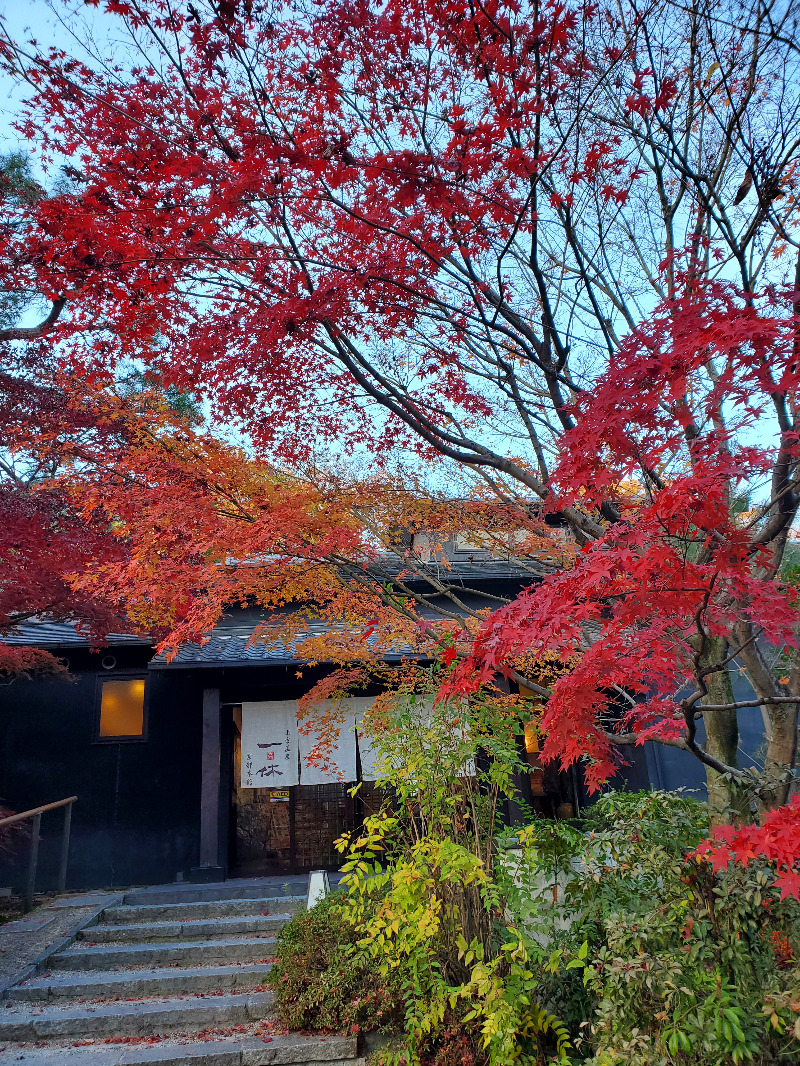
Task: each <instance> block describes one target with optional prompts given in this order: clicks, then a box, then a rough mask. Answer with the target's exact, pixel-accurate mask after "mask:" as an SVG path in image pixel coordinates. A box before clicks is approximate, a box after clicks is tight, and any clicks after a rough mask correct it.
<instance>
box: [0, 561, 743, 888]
mask: <svg viewBox="0 0 800 1066" xmlns="http://www.w3.org/2000/svg"><path fill="white" fill-rule="evenodd" d="M460 573H461V576H462V577H463V580H464V582H465V588H464V593H463V595H464V596H465V597H467V598H469V597H476V599H475V602H476V604H479V603H480V599H481V595H482V593H481V590H482V589H486V590H489V589H491V591H492V593H493V594H494V593H497V592H503V593H506V594H511V595H513V593H514V592H515V591H516V590H517V589H518V588H519V587H520V585H521V584H522V582H521V580H520V575H519V572H516V573H514V572H512V571H511V570H510V569H509V566H508V565H507V564H503V563H502V562H499V561H483V562H482V563H480V565H475V564H474V563H469V564H467V563H465V564H463V565H462V569H461V571H460ZM452 578H453V573H452V572H450V579H451V580H452ZM529 581H530V578H529V577H528V578H527V581H526V583H527V582H529ZM263 620H264V618H263V615H262V613H260V612H259V611H256V610H243V609H237V610H232V611H231V612H229V613H228V615H227V616H226V617H225V618H224V619H223V620H222V621H221V622H220V623H219V624H218V625H217V626H216V627H215V629H214V630H213V632H212V633H211V634H210V638H209V640H208V642H207V643H205V644H203V645H202V646H200V645H186V646H184V647H183V648H182V649H181V650H180V652H179V653H178V655H177V656H176V657H175V658H174V659H173V660H172V661H171V662H167V661H166V659H165V658H163V657H160V656H157V655H156V654H155V652H154V649H153V648H152V647H151V645H150V644H148V643H146V642H144V641H142V640H140V639H137V638H135V637H131V636H126V635H118V636H112V637H110V638H109V642H108V646H107V647H104V648H103V649H101V650H98V651H93V650H91V649H90V648H89V646H88V644H87V642H86V641H85V639H83V638H82V637H80V636H79V635H78V634H77V633H76V631H75V629H74V628H73V627H72V626H70V625H66V624H57V623H50V622H45V621H32V622H30V623H29V624H26V625H23V626H21V627H20V628H19V630H18V631H17V632H16V633H14V634H13V635H12V636H11V637H10V638H8V639H10V640H13V641H16V642H18V643H25V644H32V645H35V646H38V647H42V648H47V649H48V650H50V651H53V652H54V653H55V654H57V655H59V656H61V657H63V658H64V659H66V660H67V662H68V666H69V670H70V673H71V675H72V677H73V680H72V681H63V680H56V679H47V678H33V679H31V680H25V679H17V680H15V681H13V682H12V683H11V684H7V685H5V686H2V687H0V802H2V803H3V804H4V805H5V806H6V807H10V808H12V809H14V810H16V811H22V810H26V809H30V808H33V807H36V806H38V805H40V804H44V803H48V802H51V801H54V800H58V799H61V798H64V797H67V796H71V795H75V796H77V797H78V802H77V803H76V804H75V806H74V814H73V827H72V847H71V853H70V864H69V874H68V882H67V883H68V887H71V888H92V887H99V886H125V885H142V884H157V883H166V882H172V881H175V880H184V879H185V880H204V879H205V880H219V879H222V878H224V877H226V876H230V875H239V876H243V875H244V876H249V875H255V874H281V873H286V874H289V873H295V872H300V871H303V870H308V869H312V868H315V869H316V868H321V867H329V868H330V867H334V866H335V865H336V854H335V852H334V849H333V841H334V840H335V839H336V838H337V837H338V836H339V835H341V833H342V831H343V830H345V829H350V828H353V827H355V826H356V825H358V824H359V822H360V821H361V819H362V817H363V815H364V812H365V810H367V809H370V807H372V806H375V805H377V803H378V797H377V795H376V791H375V786H374V785H373V784H372V783H371V782H370V780H369V774H368V773H365V772H364V770H365V767H364V760H363V758H362V756H363V754H364V753H363V752H360V750H359V746H358V742H357V741H356V740H355V738H352V741H348V743H350V742H352V743H353V744H354V745H355V750H354V753H352V756H351V765H352V767H354V770H351V772H350V773H349V774H348V776H349V777H350V778H351V779H352V778H358V777H362V778H363V779H364V785H363V787H362V789H361V791H360V793H359V797H358V798H353V797H351V796H350V795H349V789H350V787H351V786H350V785H349V784H346V783H342V782H341V781H340V780H339V779H337V778H331V779H330V780H325V779H324V776H323V778H322V779H320V776H319V774H317V775H316V776H313V782H314V783H304V779H303V778H302V777H300V778H299V779H298V780H297V783H292V784H290V785H288V786H285V780H286V779H285V778H283V779H282V778H281V777H280V776H272V777H271V776H270V773H271V767H270V764H269V763H268V762H267V761H266V759H267V754H265V755H264V765H263V766H262V767H260V768H258V770H260V771H262V772H263V776H261V777H258V778H251V784H250V786H248V787H243V784H242V782H243V774H242V766H241V760H242V727H243V708H244V714H245V718H246V716H247V714H248V713H249V711H248V708H252V707H254V706H262V707H263V706H268V707H276V708H277V707H280V706H282V705H283V704H284V703H285V701H290V702H291V701H296V700H297V699H298V698H299V697H300V696H301V695H303V694H304V693H305V692H307V691H308V689H309V688H310V687H311V685H312V684H313V683H314V682H315V680H317V678H319V677H320V676H322V674H323V673H324V672H325V671H326V669H327V668H326V667H325V666H324V665H322V666H318V667H315V668H309V667H308V665H307V664H303V656H302V637H298V643H297V644H293V645H284V644H276V643H273V644H264V643H253V644H251V643H249V640H250V637H251V636H252V634H253V631H254V629H255V628H256V626H257V625H258V624H259V623H260V622H262V621H263ZM310 632H311V634H312V635H313V632H314V628H313V625H312V628H311V631H310ZM388 658H389V659H390V660H391V659H392V657H391V656H390V657H388ZM394 658H396V659H397V660H398V661H399V659H400V654H399V653H398V655H397V656H395V657H394ZM301 665H302V666H303V669H302V677H298V668H299V667H300V666H301ZM743 726H745V728H746V724H745V723H743ZM758 739H759V738H758V736H754V737H750V736H748V735H747V734H745V737H744V742H745V745H750V748H749V750H755V748H756V746H757V743H758ZM270 747H275V745H270V744H259V745H258V748H264V749H267V748H270ZM287 750H288V749H287ZM270 757H271V756H270ZM293 757H294V756H293ZM626 758H628V759H629V760H630V764H629V765H628V766H627V767H626V768H623V769H622V770H621V772H620V775H619V779H618V781H617V782H615V783H616V784H617V786H618V787H620V786H622V787H625V786H627V787H633V788H642V787H647V786H648V784H652V785H653V786H654V787H666V788H675V787H678V786H681V785H684V786H689V787H697V788H699V789H702V784H703V773H702V768H701V767H700V766H699V764H697V763H696V762H695V761H694V760H693V759H691V758H690V757H688V756H685V755H684V753H681V752H678V751H670V750H669V749H666V750H665V749H663V748H662V749H657V748H653V747H652V746H651V745H647V746H646V750H645V751H644V752H643V751H642V749H632V750H631V749H629V750H628V751H627V752H626ZM529 759H530V761H531V762H533V763H534V764H535V761H536V755H535V753H530V755H529ZM299 762H300V760H299V757H298V763H299ZM254 772H257V771H254ZM275 773H276V774H278V773H279V771H277V770H276V771H275ZM519 787H520V799H521V801H522V802H523V803H527V804H528V805H530V806H532V807H533V808H534V809H538V810H539V811H540V812H542V813H544V814H554V813H556V811H557V809H558V807H559V806H560V805H561V806H562V807H563V805H564V804H572V806H573V807H575V806H579V805H580V804H581V803H583V802H585V800H586V797H585V796H584V795H583V793H582V788H581V782H580V779H579V775H565V774H558V773H556V772H555V771H553V770H549V769H546V768H545V770H544V771H543V772H536V773H534V774H533V775H532V776H531V777H528V776H527V775H525V776H523V777H521V779H520V782H519ZM514 807H515V805H513V804H511V805H509V809H508V810H507V811H506V817H507V818H508V819H509V820H512V821H513V820H515V819H516V818H517V817H518V816H519V814H520V810H519V809H516V810H515V809H514ZM59 831H60V819H59V814H58V812H56V813H55V814H52V815H45V818H44V821H43V824H42V832H43V837H42V845H41V848H40V876H39V884H40V886H41V887H43V888H47V887H48V886H52V885H54V884H55V880H56V873H57V863H58V836H59ZM18 851H19V852H23V853H20V854H16V855H14V854H10V853H0V885H2V884H9V883H11V882H12V881H16V882H17V883H19V882H20V880H21V875H22V863H23V861H24V848H20V849H18Z"/></svg>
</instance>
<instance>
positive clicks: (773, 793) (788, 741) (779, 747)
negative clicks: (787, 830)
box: [758, 703, 797, 816]
mask: <svg viewBox="0 0 800 1066" xmlns="http://www.w3.org/2000/svg"><path fill="white" fill-rule="evenodd" d="M767 713H768V721H769V731H768V733H767V754H766V757H765V759H764V777H765V778H766V779H767V781H774V782H775V784H774V785H773V786H772V787H770V788H767V789H765V790H764V791H763V792H762V793H761V795H760V796H759V798H758V808H759V812H760V813H761V815H762V816H763V815H764V814H766V813H767V811H770V810H772V809H773V808H774V807H780V806H781V805H782V804H784V803H788V801H789V789H790V786H791V781H790V780H789V778H788V776H787V777H786V778H785V779H782V778H784V775H785V774H786V773H787V771H788V770H790V769H791V768H792V767H793V766H794V764H795V758H796V756H797V705H796V704H794V705H792V704H786V703H783V704H781V703H772V704H767Z"/></svg>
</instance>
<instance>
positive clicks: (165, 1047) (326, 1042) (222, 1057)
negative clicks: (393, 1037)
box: [0, 1033, 364, 1066]
mask: <svg viewBox="0 0 800 1066" xmlns="http://www.w3.org/2000/svg"><path fill="white" fill-rule="evenodd" d="M20 1063H22V1064H23V1066H145V1064H146V1066H317V1064H319V1066H322V1064H324V1066H364V1060H363V1059H358V1058H356V1040H355V1037H344V1036H319V1035H300V1034H296V1033H291V1034H288V1035H286V1036H274V1037H264V1038H261V1037H257V1036H251V1037H231V1038H228V1039H221V1040H209V1041H202V1042H197V1043H187V1042H184V1041H180V1042H178V1041H176V1040H165V1041H163V1042H161V1043H158V1044H155V1045H154V1046H148V1045H142V1046H139V1047H137V1046H135V1045H130V1044H128V1045H117V1046H108V1045H97V1046H93V1047H78V1048H76V1047H59V1048H9V1049H8V1050H5V1051H0V1066H12V1064H14V1066H19V1064H20Z"/></svg>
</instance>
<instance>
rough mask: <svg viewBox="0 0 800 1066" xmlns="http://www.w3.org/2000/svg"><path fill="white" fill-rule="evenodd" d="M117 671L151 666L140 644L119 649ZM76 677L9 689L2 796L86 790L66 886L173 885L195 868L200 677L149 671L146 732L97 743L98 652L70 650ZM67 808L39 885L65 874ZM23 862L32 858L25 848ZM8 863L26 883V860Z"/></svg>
mask: <svg viewBox="0 0 800 1066" xmlns="http://www.w3.org/2000/svg"><path fill="white" fill-rule="evenodd" d="M115 654H116V657H117V660H118V665H117V669H118V670H128V669H130V670H139V669H141V670H143V671H146V667H147V659H146V658H144V657H143V655H142V652H138V653H137V652H135V651H130V650H126V652H125V653H119V652H118V651H117V650H116V649H115ZM71 659H72V662H71V669H72V671H73V674H74V675H75V676H76V678H77V680H76V681H74V682H71V683H68V682H62V681H52V680H49V681H48V680H36V679H34V680H30V681H20V680H18V681H15V682H14V683H13V684H12V685H9V686H8V687H6V688H4V689H2V690H0V735H2V743H1V744H0V795H2V797H3V799H4V801H5V803H6V804H7V805H8V806H10V807H12V808H13V809H15V810H18V811H19V810H26V809H28V808H31V807H36V806H38V805H40V804H42V803H48V802H51V801H53V800H57V799H62V798H64V797H66V796H70V795H76V796H77V797H78V802H77V803H76V804H75V806H74V808H73V823H72V825H73V830H72V847H71V849H70V867H69V876H68V887H70V888H90V887H98V886H101V885H102V886H114V885H131V884H149V883H156V882H165V881H173V880H175V878H176V876H177V875H179V874H180V873H182V872H185V871H188V870H189V869H190V868H191V867H192V866H195V865H196V864H197V860H198V856H197V851H198V832H199V825H198V808H199V804H198V799H199V792H200V743H201V731H200V707H201V686H200V684H199V678H197V677H196V676H195V675H194V672H192V674H191V675H187V674H186V673H183V674H173V675H163V674H158V673H151V674H150V675H149V677H148V692H147V700H148V728H147V739H146V740H144V741H138V742H131V741H124V742H108V741H106V742H103V743H95V742H94V739H95V738H94V731H95V723H96V714H97V692H98V687H97V686H98V676H101V677H105V678H110V677H113V676H115V674H116V672H117V671H113V672H110V671H104V670H102V669H101V668H99V662H98V657H97V656H91V657H90V656H89V655H87V654H85V653H74V654H72V655H71ZM61 823H62V815H61V813H60V812H54V813H52V814H47V815H45V816H44V818H43V822H42V831H43V840H42V845H41V849H40V877H39V879H38V886H39V887H41V888H43V889H46V888H48V887H52V886H53V885H54V883H55V877H56V863H57V855H58V838H59V833H60V828H61ZM19 858H24V856H20V857H19ZM15 866H16V869H15V870H14V871H13V873H12V872H11V871H9V870H8V869H6V870H4V871H3V874H4V875H5V876H3V874H0V876H3V881H4V882H5V883H8V879H9V874H10V873H12V877H13V879H14V880H15V881H17V882H19V878H20V874H21V870H20V863H19V862H17V863H15Z"/></svg>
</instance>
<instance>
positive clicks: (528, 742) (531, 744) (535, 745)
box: [525, 722, 539, 755]
mask: <svg viewBox="0 0 800 1066" xmlns="http://www.w3.org/2000/svg"><path fill="white" fill-rule="evenodd" d="M538 750H539V732H538V730H537V728H536V722H526V723H525V751H527V752H528V754H529V755H532V754H533V753H534V752H537V751H538Z"/></svg>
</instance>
